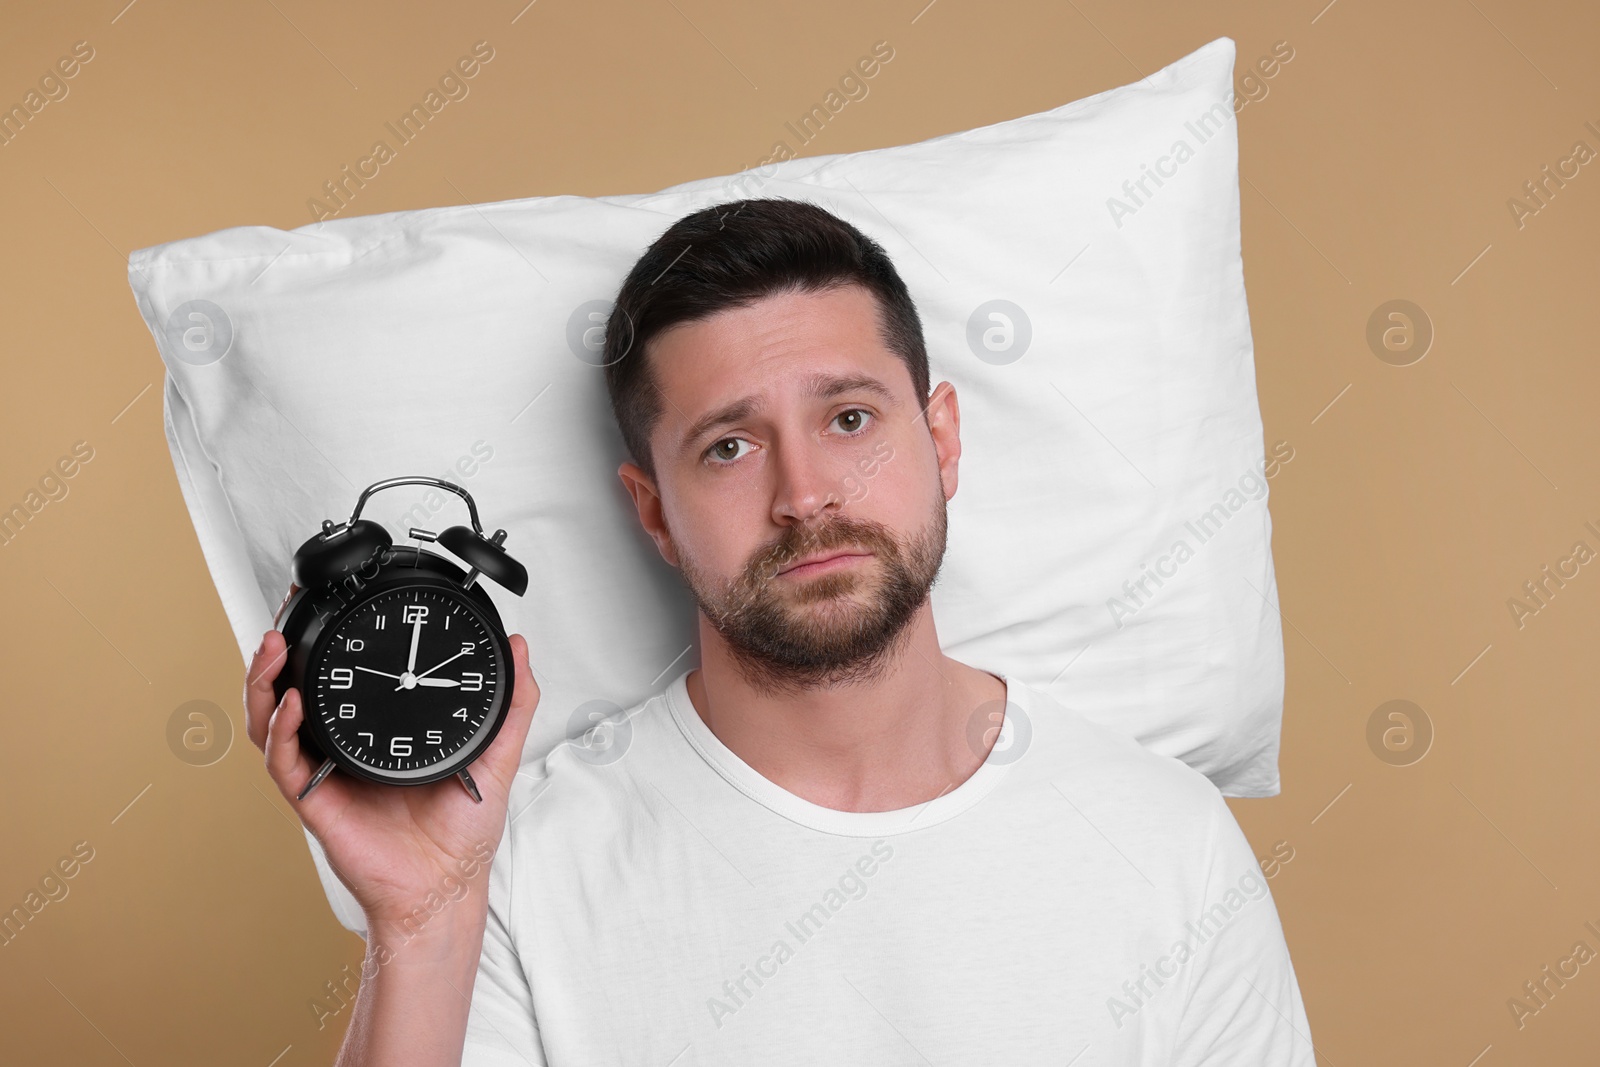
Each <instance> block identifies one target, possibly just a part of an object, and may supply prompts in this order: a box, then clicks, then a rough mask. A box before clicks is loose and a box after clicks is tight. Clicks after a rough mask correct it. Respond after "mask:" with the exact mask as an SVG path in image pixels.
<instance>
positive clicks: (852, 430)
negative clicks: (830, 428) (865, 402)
mask: <svg viewBox="0 0 1600 1067" xmlns="http://www.w3.org/2000/svg"><path fill="white" fill-rule="evenodd" d="M852 416H854V418H853V419H852ZM871 418H872V412H870V411H864V410H862V409H861V408H850V409H849V410H848V411H841V412H839V414H837V415H835V416H834V417H833V421H834V422H839V421H840V420H841V419H843V420H846V421H853V422H854V423H855V425H853V426H842V427H841V428H842V429H843V430H844V432H845V433H846V434H847V435H849V436H851V437H854V436H855V435H856V434H858V433H860V432H861V431H862V430H864V429H866V427H867V420H869V419H871Z"/></svg>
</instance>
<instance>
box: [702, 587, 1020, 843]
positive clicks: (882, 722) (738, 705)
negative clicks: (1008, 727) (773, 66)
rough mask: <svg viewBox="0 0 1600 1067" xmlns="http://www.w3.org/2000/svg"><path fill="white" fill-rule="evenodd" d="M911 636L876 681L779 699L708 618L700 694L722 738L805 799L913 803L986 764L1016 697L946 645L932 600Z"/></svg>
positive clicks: (833, 803) (879, 806)
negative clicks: (758, 682)
mask: <svg viewBox="0 0 1600 1067" xmlns="http://www.w3.org/2000/svg"><path fill="white" fill-rule="evenodd" d="M902 636H903V638H904V640H903V641H902V642H900V644H899V646H898V648H897V650H896V651H897V653H898V654H895V655H893V656H892V657H891V658H889V659H887V660H886V661H885V662H884V664H883V666H882V669H881V670H879V671H877V672H874V673H873V676H872V677H871V678H869V679H866V680H861V681H855V682H847V683H843V684H840V685H837V686H832V687H826V688H817V689H809V690H804V691H801V692H793V691H782V692H771V691H764V690H763V689H760V688H758V687H756V686H754V685H752V684H751V683H750V682H749V681H748V680H747V679H746V678H745V677H744V675H743V674H742V673H741V671H740V669H739V664H738V663H737V662H736V661H735V658H734V653H733V651H732V649H730V648H729V647H728V645H727V643H726V642H724V641H723V639H722V637H721V635H720V634H718V633H717V632H716V631H715V629H713V628H712V627H711V626H710V624H709V623H708V622H707V621H706V619H705V618H704V616H702V617H701V620H700V648H701V665H700V668H699V669H697V670H694V671H691V672H690V674H689V678H688V689H689V699H690V701H691V702H692V703H693V704H694V709H695V711H696V712H697V713H699V715H700V718H701V721H703V722H704V723H705V724H706V726H707V727H708V728H709V729H710V730H711V732H712V733H713V734H715V735H716V736H717V740H719V741H721V742H722V743H723V744H724V745H726V746H727V747H728V749H729V750H731V751H732V752H733V753H734V754H735V755H737V756H738V757H739V758H740V759H741V760H743V761H744V762H745V763H747V764H749V765H750V766H751V767H752V768H753V769H755V770H756V771H757V772H758V773H759V774H761V775H762V777H764V778H766V779H768V780H769V781H771V782H774V783H775V784H777V785H779V786H781V787H783V788H784V789H786V790H788V791H789V792H791V793H794V794H795V795H796V796H799V797H802V798H804V799H806V800H809V801H811V802H812V803H813V804H818V805H821V806H822V807H825V808H833V809H835V810H838V811H893V810H897V809H900V808H907V807H913V806H915V805H917V804H922V803H925V802H927V801H930V800H933V799H934V798H936V797H938V796H941V795H943V794H945V793H948V792H949V791H950V790H952V789H954V788H956V787H957V786H958V785H960V784H961V783H962V782H964V781H966V780H967V779H968V778H970V777H971V776H972V774H973V772H975V771H976V770H977V769H978V767H979V766H980V765H982V763H983V761H984V759H985V758H986V757H987V755H988V752H989V749H990V747H992V745H993V743H994V738H995V732H996V731H995V729H994V727H997V726H998V725H999V715H998V710H999V709H1000V708H1003V707H1004V706H1005V699H1006V695H1007V694H1006V686H1005V683H1004V682H1003V681H1001V680H1000V679H999V678H997V677H995V676H994V675H992V674H990V673H988V672H987V671H982V670H978V669H977V668H975V667H969V666H967V665H966V664H964V663H961V662H959V661H957V660H953V659H951V658H949V657H948V656H946V655H945V654H944V653H943V652H942V651H941V650H940V648H939V640H938V635H937V633H936V632H935V630H934V625H933V613H932V610H931V606H930V605H928V604H924V605H923V608H922V610H921V611H920V612H919V613H918V615H917V617H916V619H915V620H914V621H913V622H912V624H911V626H910V627H909V629H908V631H907V633H905V634H904V635H902ZM991 713H993V714H992V715H991ZM980 720H981V721H980ZM975 722H978V723H979V725H977V726H976V727H975V726H974V723H975ZM975 738H978V739H981V740H979V741H976V743H975V740H974V739H975Z"/></svg>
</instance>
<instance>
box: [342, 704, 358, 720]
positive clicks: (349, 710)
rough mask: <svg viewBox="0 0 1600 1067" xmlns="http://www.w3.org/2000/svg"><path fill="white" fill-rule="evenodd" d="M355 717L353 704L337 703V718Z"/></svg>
mask: <svg viewBox="0 0 1600 1067" xmlns="http://www.w3.org/2000/svg"><path fill="white" fill-rule="evenodd" d="M355 717H356V706H355V705H354V704H340V705H339V718H341V719H353V718H355Z"/></svg>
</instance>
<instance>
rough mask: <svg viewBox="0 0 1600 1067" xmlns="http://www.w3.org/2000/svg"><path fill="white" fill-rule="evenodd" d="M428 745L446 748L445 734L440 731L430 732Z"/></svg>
mask: <svg viewBox="0 0 1600 1067" xmlns="http://www.w3.org/2000/svg"><path fill="white" fill-rule="evenodd" d="M428 744H430V745H438V746H439V747H440V748H443V747H444V733H443V732H442V731H439V730H429V731H428Z"/></svg>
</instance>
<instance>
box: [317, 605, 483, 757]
mask: <svg viewBox="0 0 1600 1067" xmlns="http://www.w3.org/2000/svg"><path fill="white" fill-rule="evenodd" d="M318 644H319V647H320V648H321V650H322V652H321V656H320V659H318V660H316V661H314V662H312V663H311V664H310V665H309V667H308V669H307V672H306V685H305V689H306V690H307V692H308V695H309V697H310V699H309V700H308V701H307V705H308V707H307V709H306V714H307V716H308V717H311V718H315V719H316V720H317V721H318V722H320V723H321V725H322V728H323V730H324V731H325V732H326V735H327V738H328V741H329V742H330V743H331V744H332V745H333V746H334V747H335V748H337V749H338V750H339V751H340V752H341V753H342V754H343V755H344V756H346V757H348V758H349V759H351V760H353V761H354V762H356V763H357V764H360V765H362V766H363V767H365V768H367V769H369V770H372V771H375V772H378V773H379V775H380V776H391V777H397V778H405V777H412V776H417V775H422V774H426V773H428V772H429V771H430V770H432V769H435V768H438V767H439V766H440V765H441V764H443V763H446V762H450V761H452V760H453V759H456V758H458V757H460V756H462V755H463V750H466V749H469V747H471V746H472V744H473V742H474V741H476V740H478V739H479V738H480V737H483V736H484V735H486V734H487V733H488V732H489V731H490V729H491V728H492V727H493V726H494V725H496V720H497V719H498V717H499V715H500V714H501V709H502V705H503V703H504V702H503V701H502V700H500V699H499V697H500V695H501V690H502V688H503V687H504V682H505V660H504V658H503V654H502V650H501V645H500V642H499V639H498V638H497V637H496V636H495V631H494V630H493V629H492V627H491V624H490V623H489V621H488V620H487V619H486V618H485V617H484V616H483V614H482V613H481V611H480V610H479V608H478V606H477V605H476V604H474V603H473V602H472V601H471V600H470V599H469V598H468V597H467V596H466V595H465V594H462V593H456V592H454V591H452V590H449V589H446V588H428V587H421V588H417V587H412V588H408V589H392V590H388V591H385V592H381V593H378V594H377V595H376V596H374V597H373V598H372V599H370V600H368V601H365V602H364V603H361V604H358V605H356V607H355V609H354V610H353V611H351V612H350V614H349V615H347V616H346V617H345V618H343V619H342V620H340V621H339V622H338V623H337V624H335V625H334V626H333V627H332V628H331V629H330V630H329V631H328V632H327V634H326V635H325V636H324V637H323V638H322V639H320V640H319V642H318ZM462 762H463V763H464V762H465V761H464V760H463V761H462Z"/></svg>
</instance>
